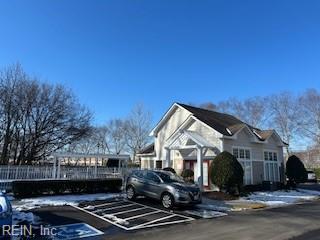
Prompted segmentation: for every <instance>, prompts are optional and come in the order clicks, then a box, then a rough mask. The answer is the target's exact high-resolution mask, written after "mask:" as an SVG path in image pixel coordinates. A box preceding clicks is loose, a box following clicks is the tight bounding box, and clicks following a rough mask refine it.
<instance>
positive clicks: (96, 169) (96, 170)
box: [94, 157, 98, 178]
mask: <svg viewBox="0 0 320 240" xmlns="http://www.w3.org/2000/svg"><path fill="white" fill-rule="evenodd" d="M97 174H98V157H95V162H94V178H97Z"/></svg>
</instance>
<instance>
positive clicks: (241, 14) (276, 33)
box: [0, 0, 320, 123]
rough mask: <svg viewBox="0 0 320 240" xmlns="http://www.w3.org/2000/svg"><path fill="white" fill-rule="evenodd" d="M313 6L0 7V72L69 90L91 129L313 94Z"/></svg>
mask: <svg viewBox="0 0 320 240" xmlns="http://www.w3.org/2000/svg"><path fill="white" fill-rule="evenodd" d="M319 12H320V2H319V1H311V0H309V1H302V0H301V1H295V0H288V1H279V0H276V1H272V0H269V1H263V0H261V1H257V0H252V1H245V0H244V1H238V0H235V1H227V0H215V1H214V0H212V1H205V0H203V1H187V0H181V1H179V0H177V1H172V0H159V1H150V0H146V1H142V0H139V1H134V0H132V1H121V0H115V1H111V0H110V1H107V0H104V1H94V0H91V1H79V0H77V1H57V0H52V1H48V0H47V1H43V0H42V1H22V0H21V1H15V0H7V1H4V0H0V67H3V66H7V65H9V64H12V63H15V62H17V61H19V62H20V63H21V64H22V65H23V66H24V68H25V70H26V71H27V72H29V73H31V74H34V75H37V76H39V77H40V78H42V79H43V80H45V81H50V82H54V83H62V84H65V85H66V86H68V87H70V88H72V89H73V90H74V92H75V93H76V95H77V96H78V97H79V99H80V101H81V102H82V103H83V104H86V105H87V106H89V107H90V108H91V109H92V110H93V111H94V113H95V117H96V120H95V121H96V123H103V122H105V121H107V120H108V119H110V118H114V117H123V116H126V115H127V114H128V113H129V111H130V109H131V108H132V107H133V106H134V105H135V104H136V103H144V104H145V106H146V107H147V108H148V109H150V110H151V111H152V112H153V117H154V121H155V122H156V121H158V119H159V118H160V117H161V115H162V114H163V113H164V112H165V111H166V110H167V108H168V107H169V106H170V105H171V104H172V103H173V102H175V101H178V102H185V103H190V102H192V103H201V102H208V101H212V102H218V101H220V100H224V99H227V98H229V97H238V98H240V99H242V98H246V97H251V96H264V95H268V94H271V93H277V92H280V91H283V90H289V91H292V92H294V93H298V92H301V91H303V90H304V89H306V88H311V87H313V88H316V89H318V90H320V80H319V77H320V14H319Z"/></svg>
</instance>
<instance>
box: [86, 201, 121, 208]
mask: <svg viewBox="0 0 320 240" xmlns="http://www.w3.org/2000/svg"><path fill="white" fill-rule="evenodd" d="M116 203H119V202H109V203H103V204H99V205H89V206H92V207H94V208H97V207H103V206H108V205H113V204H116Z"/></svg>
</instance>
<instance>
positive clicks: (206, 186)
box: [183, 159, 211, 189]
mask: <svg viewBox="0 0 320 240" xmlns="http://www.w3.org/2000/svg"><path fill="white" fill-rule="evenodd" d="M210 161H211V160H208V159H206V160H203V162H204V163H207V164H208V185H204V184H203V187H204V188H206V189H209V188H210ZM186 162H188V163H189V164H190V165H189V166H190V168H189V169H191V170H193V172H195V171H194V163H196V162H197V160H194V159H190V160H189V159H187V160H186V159H184V160H183V169H186ZM202 178H203V176H202Z"/></svg>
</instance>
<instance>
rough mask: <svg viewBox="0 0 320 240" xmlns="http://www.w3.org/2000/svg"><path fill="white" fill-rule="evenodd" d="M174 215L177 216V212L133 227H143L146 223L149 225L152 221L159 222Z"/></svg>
mask: <svg viewBox="0 0 320 240" xmlns="http://www.w3.org/2000/svg"><path fill="white" fill-rule="evenodd" d="M172 217H175V214H172V215H169V216H165V217H162V218H157V219H155V220H152V221H150V222H146V223H142V224H139V225H137V226H134V227H132V228H131V229H136V228H141V227H144V226H145V225H148V224H151V223H155V222H159V221H162V220H166V219H168V218H172Z"/></svg>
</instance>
